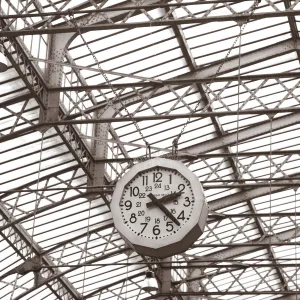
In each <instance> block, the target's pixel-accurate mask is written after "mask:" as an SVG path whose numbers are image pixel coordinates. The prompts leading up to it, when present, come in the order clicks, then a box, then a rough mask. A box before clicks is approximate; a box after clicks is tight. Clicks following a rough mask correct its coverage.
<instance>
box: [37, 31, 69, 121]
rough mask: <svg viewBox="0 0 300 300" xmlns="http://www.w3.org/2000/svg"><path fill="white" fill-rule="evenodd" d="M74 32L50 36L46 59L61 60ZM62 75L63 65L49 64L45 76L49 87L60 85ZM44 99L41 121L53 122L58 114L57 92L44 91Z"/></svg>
mask: <svg viewBox="0 0 300 300" xmlns="http://www.w3.org/2000/svg"><path fill="white" fill-rule="evenodd" d="M73 35H74V33H61V34H54V35H52V36H51V37H50V47H49V50H48V51H49V54H48V59H49V60H54V61H57V62H63V59H64V55H65V51H66V47H67V44H68V43H69V41H70V39H71V37H72V36H73ZM62 76H63V66H61V65H56V64H49V65H48V68H47V70H46V78H47V82H48V86H49V87H54V86H56V87H57V86H61V84H62ZM45 97H46V99H44V102H45V106H46V109H45V110H44V111H41V116H40V119H41V122H53V121H54V122H55V121H57V120H58V115H59V92H57V91H54V92H52V91H51V92H48V93H45Z"/></svg>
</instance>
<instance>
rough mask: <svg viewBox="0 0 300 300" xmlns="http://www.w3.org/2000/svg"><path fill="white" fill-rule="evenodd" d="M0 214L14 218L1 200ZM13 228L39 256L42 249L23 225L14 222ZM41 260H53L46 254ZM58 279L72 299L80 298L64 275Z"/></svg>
mask: <svg viewBox="0 0 300 300" xmlns="http://www.w3.org/2000/svg"><path fill="white" fill-rule="evenodd" d="M0 214H1V215H2V216H3V218H4V219H5V220H6V222H9V221H13V220H14V217H13V216H12V215H11V214H10V212H9V211H8V209H7V208H6V207H5V205H4V204H3V203H1V202H0ZM13 228H14V230H15V231H16V232H17V234H18V235H19V237H20V238H21V240H23V241H24V242H25V243H26V245H27V246H28V247H29V248H30V249H32V252H33V253H34V254H35V255H37V256H40V255H41V253H42V251H43V250H42V248H41V247H40V246H39V245H38V244H37V243H36V242H35V241H34V240H33V238H32V237H31V236H30V235H29V234H28V233H27V231H26V230H25V229H24V228H23V226H22V225H20V224H14V225H13ZM42 261H43V263H44V264H45V265H47V266H53V265H54V264H53V262H52V259H51V258H50V257H49V256H47V255H44V256H43V257H42ZM58 281H59V282H60V284H61V285H62V286H63V288H64V289H65V290H66V292H67V293H69V294H70V295H71V296H72V297H73V298H74V299H78V300H79V299H80V298H81V296H80V295H79V293H78V292H77V290H76V289H75V288H74V287H73V285H72V284H71V283H70V282H69V281H68V280H67V278H66V277H60V278H59V279H58Z"/></svg>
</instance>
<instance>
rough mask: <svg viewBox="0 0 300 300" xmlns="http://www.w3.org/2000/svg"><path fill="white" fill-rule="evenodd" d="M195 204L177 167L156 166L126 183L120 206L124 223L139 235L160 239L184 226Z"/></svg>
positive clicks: (186, 181) (188, 187) (191, 192)
mask: <svg viewBox="0 0 300 300" xmlns="http://www.w3.org/2000/svg"><path fill="white" fill-rule="evenodd" d="M194 203H195V197H194V194H193V190H192V187H191V183H190V182H189V180H188V179H186V178H185V177H184V176H183V175H182V174H181V173H179V172H178V171H177V170H175V169H170V168H165V167H153V168H149V169H147V170H144V171H142V172H139V173H138V174H136V176H134V177H133V178H132V180H130V181H129V182H128V183H127V184H126V185H125V187H124V190H123V193H122V197H121V200H120V202H119V206H120V210H121V215H122V219H123V223H124V226H127V227H128V229H129V230H130V231H131V232H133V233H134V234H135V235H137V236H139V237H142V238H145V239H150V240H151V239H152V240H158V239H164V238H167V237H169V236H171V235H174V234H176V233H177V232H178V231H179V230H180V229H181V228H183V227H184V225H185V224H186V223H187V222H188V221H189V220H190V218H191V216H192V214H193V208H194Z"/></svg>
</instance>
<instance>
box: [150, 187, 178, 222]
mask: <svg viewBox="0 0 300 300" xmlns="http://www.w3.org/2000/svg"><path fill="white" fill-rule="evenodd" d="M147 196H148V197H149V198H150V199H151V201H152V203H153V204H154V205H155V206H157V207H158V208H159V209H160V210H161V211H162V212H164V213H165V215H166V216H168V217H169V218H170V219H171V220H172V221H173V222H174V223H175V224H176V225H178V226H180V223H179V221H178V220H177V219H176V218H175V217H174V216H173V215H172V213H171V212H170V211H169V210H168V209H167V208H166V207H165V206H164V205H163V204H162V203H161V202H160V201H159V200H158V199H156V197H155V196H154V195H153V194H152V193H150V194H148V195H147Z"/></svg>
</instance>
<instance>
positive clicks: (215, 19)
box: [0, 10, 300, 37]
mask: <svg viewBox="0 0 300 300" xmlns="http://www.w3.org/2000/svg"><path fill="white" fill-rule="evenodd" d="M299 15H300V11H299V10H286V11H276V12H264V13H255V14H252V15H251V14H241V15H239V14H232V15H223V16H215V17H212V16H208V17H207V16H205V17H203V18H190V17H189V18H186V19H177V20H170V19H169V20H149V21H145V22H126V23H107V24H97V25H87V26H81V25H79V29H80V31H81V32H83V33H84V32H91V31H98V30H112V29H128V28H129V29H130V28H140V27H150V26H152V27H153V26H173V25H184V24H207V23H211V22H228V21H236V22H237V21H240V22H245V21H246V20H247V19H250V20H261V19H265V18H281V17H290V16H299ZM97 23H98V22H97ZM76 31H77V30H76V28H75V27H70V26H63V27H59V26H57V27H52V28H43V29H22V30H12V31H7V30H4V31H1V32H0V37H17V36H25V35H41V34H58V33H71V32H72V33H76Z"/></svg>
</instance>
